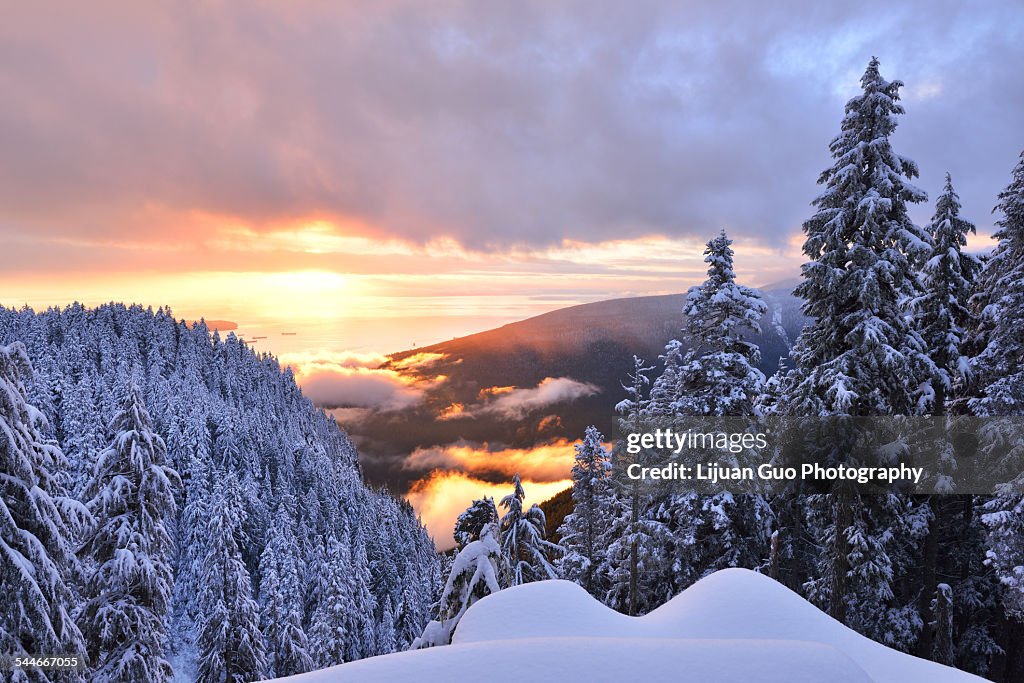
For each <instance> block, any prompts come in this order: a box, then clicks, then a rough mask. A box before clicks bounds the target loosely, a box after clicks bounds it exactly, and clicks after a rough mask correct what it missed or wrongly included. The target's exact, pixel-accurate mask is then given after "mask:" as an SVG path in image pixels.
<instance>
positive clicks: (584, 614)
mask: <svg viewBox="0 0 1024 683" xmlns="http://www.w3.org/2000/svg"><path fill="white" fill-rule="evenodd" d="M470 678H473V679H476V678H483V679H486V680H490V681H524V680H525V681H537V680H559V679H564V680H589V681H669V680H671V681H681V682H684V683H685V682H693V683H697V682H701V683H703V682H704V681H720V682H736V683H740V682H744V683H745V682H748V681H758V682H759V683H762V682H763V683H775V682H777V683H800V682H803V681H832V682H835V683H870V682H872V681H873V682H874V683H908V682H913V681H927V682H928V683H953V682H966V681H981V680H982V679H980V678H977V677H975V676H971V675H970V674H967V673H964V672H961V671H958V670H956V669H951V668H949V667H945V666H941V665H939V664H935V663H934V662H928V661H925V660H922V659H918V658H916V657H912V656H910V655H907V654H903V653H901V652H897V651H895V650H890V649H889V648H886V647H885V646H883V645H879V644H878V643H874V642H872V641H871V640H869V639H867V638H864V637H863V636H861V635H859V634H857V633H856V632H854V631H852V630H850V629H848V628H846V627H845V626H843V625H842V624H840V623H839V622H837V621H835V620H834V619H832V618H831V617H829V616H828V615H827V614H825V613H823V612H821V611H820V610H818V609H817V608H816V607H814V606H813V605H811V604H810V603H808V602H807V601H806V600H804V599H803V598H801V597H800V596H798V595H796V594H795V593H793V592H792V591H790V590H789V589H787V588H785V587H784V586H782V585H781V584H779V583H777V582H775V581H773V580H772V579H770V578H768V577H766V576H763V575H761V574H757V573H755V572H751V571H747V570H744V569H727V570H724V571H720V572H716V573H715V574H712V575H711V576H709V577H707V578H705V579H703V580H701V581H699V582H697V583H696V584H694V585H693V586H691V587H690V588H689V589H687V590H686V591H684V592H683V593H681V594H680V595H678V596H676V597H675V598H673V599H672V600H670V601H669V602H668V603H666V604H665V605H663V606H662V607H660V608H658V609H657V610H655V611H653V612H651V613H650V614H648V615H646V616H643V617H627V616H624V615H622V614H619V613H617V612H615V611H613V610H610V609H608V608H607V607H605V606H604V605H602V604H601V603H599V602H598V601H596V600H594V599H593V598H591V597H590V596H589V595H588V594H587V593H586V591H584V590H583V589H582V588H580V587H579V586H577V585H575V584H573V583H570V582H568V581H542V582H538V583H531V584H527V585H524V586H517V587H515V588H509V589H506V590H503V591H501V592H499V593H496V594H494V595H490V596H488V597H486V598H484V599H483V600H481V601H479V602H477V603H476V604H475V605H473V606H472V607H471V608H470V609H469V610H468V611H467V612H466V614H465V615H464V616H463V618H462V621H461V622H460V623H459V626H458V628H457V629H456V631H455V635H454V638H453V644H452V645H450V646H444V647H435V648H430V649H426V650H417V651H415V652H402V653H397V654H393V655H385V656H383V657H373V658H370V659H364V660H361V661H358V662H352V663H349V664H342V665H340V666H336V667H332V668H330V669H324V670H322V671H315V672H312V673H309V674H303V675H301V676H293V677H291V678H288V679H282V680H288V681H291V682H292V683H336V682H342V681H360V682H363V681H367V682H372V681H396V680H418V681H449V680H462V679H470Z"/></svg>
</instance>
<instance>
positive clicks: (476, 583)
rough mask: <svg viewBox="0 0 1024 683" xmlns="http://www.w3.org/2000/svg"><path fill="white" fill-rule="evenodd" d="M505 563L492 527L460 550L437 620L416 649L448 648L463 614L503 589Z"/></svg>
mask: <svg viewBox="0 0 1024 683" xmlns="http://www.w3.org/2000/svg"><path fill="white" fill-rule="evenodd" d="M501 564H502V550H501V545H500V544H499V542H498V528H497V526H496V525H494V524H488V525H487V526H485V527H484V529H483V531H482V532H481V535H480V538H479V539H478V540H476V541H472V542H470V543H469V544H468V545H467V546H466V547H465V548H463V549H462V550H461V551H459V554H458V555H456V556H455V560H454V561H453V562H452V569H451V572H450V573H449V574H448V580H447V581H446V582H445V585H444V590H443V591H442V592H441V599H440V601H439V603H438V614H437V619H435V620H432V621H431V622H430V623H429V624H427V626H426V628H424V629H423V634H422V635H421V636H420V637H419V638H417V639H416V640H415V641H414V642H413V644H412V649H414V650H415V649H420V648H425V647H434V646H436V645H448V644H449V643H451V642H452V633H454V631H455V627H456V626H458V624H459V620H460V619H462V615H463V614H465V613H466V610H468V609H469V608H470V607H471V606H472V605H473V603H475V602H476V601H477V600H479V599H480V598H484V597H487V596H488V595H490V594H492V593H497V592H498V591H499V590H501V586H500V585H499V583H498V576H499V575H500V573H501V572H500V567H501Z"/></svg>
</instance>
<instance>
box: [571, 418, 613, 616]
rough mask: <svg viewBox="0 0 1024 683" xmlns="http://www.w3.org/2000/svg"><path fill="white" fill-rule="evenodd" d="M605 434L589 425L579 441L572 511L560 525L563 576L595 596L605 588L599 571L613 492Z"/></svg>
mask: <svg viewBox="0 0 1024 683" xmlns="http://www.w3.org/2000/svg"><path fill="white" fill-rule="evenodd" d="M603 440H604V436H603V435H602V434H601V432H599V431H598V430H597V428H596V427H594V426H590V427H587V431H586V434H585V435H584V437H583V441H582V443H579V444H577V445H576V459H575V463H574V464H573V467H572V501H573V508H572V512H571V513H569V514H568V515H566V517H565V520H564V521H563V522H562V525H561V526H560V527H559V529H558V533H559V534H560V535H561V538H562V541H561V546H562V548H563V553H562V556H561V558H560V559H559V562H558V572H559V574H561V576H562V578H564V579H568V580H570V581H575V582H576V583H578V584H579V585H581V586H582V587H583V588H584V589H585V590H586V591H587V592H588V593H590V594H591V595H594V596H595V597H599V596H602V595H603V594H604V590H605V588H604V587H603V586H600V585H598V581H597V580H596V571H597V569H598V568H599V567H600V566H601V565H602V563H603V562H604V561H605V548H604V547H602V546H601V544H600V539H601V536H602V534H603V532H604V531H605V528H606V527H607V519H606V517H605V515H606V514H607V506H608V503H609V501H608V498H609V496H610V494H611V482H610V481H609V479H610V477H611V469H612V465H611V456H610V454H609V452H608V451H607V450H606V449H605V447H604V445H603V444H602V443H601V442H602V441H603Z"/></svg>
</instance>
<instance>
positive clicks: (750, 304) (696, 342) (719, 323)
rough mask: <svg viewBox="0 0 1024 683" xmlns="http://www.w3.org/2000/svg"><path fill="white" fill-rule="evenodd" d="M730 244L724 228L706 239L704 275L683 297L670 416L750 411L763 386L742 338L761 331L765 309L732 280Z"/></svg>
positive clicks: (753, 347) (757, 356) (751, 346)
mask: <svg viewBox="0 0 1024 683" xmlns="http://www.w3.org/2000/svg"><path fill="white" fill-rule="evenodd" d="M731 245H732V240H730V239H729V238H728V237H727V236H726V234H725V231H724V230H723V231H722V232H721V233H720V234H719V235H718V236H717V237H715V238H714V239H712V240H710V241H708V243H707V248H706V249H705V250H704V255H705V258H704V261H705V262H706V263H707V264H708V278H707V280H705V281H704V284H702V285H700V286H699V287H694V288H693V289H691V290H690V293H689V296H688V297H687V302H686V315H687V322H686V332H687V337H688V339H689V342H690V347H689V350H688V351H687V352H686V355H685V356H684V358H683V361H682V363H681V365H680V367H679V370H678V380H677V381H678V383H677V389H676V396H675V401H674V402H673V413H674V414H681V415H752V414H753V412H754V402H755V400H756V399H757V397H758V396H759V395H760V393H761V389H762V387H763V385H764V375H763V374H762V373H761V371H760V370H758V369H757V364H758V363H759V362H760V361H761V351H760V349H759V348H758V346H757V344H755V343H753V342H751V341H748V340H747V337H748V336H749V335H752V334H757V333H759V332H760V331H761V326H760V320H761V318H762V317H764V315H765V313H767V311H768V307H767V305H766V304H765V303H764V301H762V300H761V297H760V296H759V295H758V294H757V292H755V291H754V290H752V289H750V288H749V287H744V286H743V285H739V284H736V273H735V272H734V271H733V250H732V246H731Z"/></svg>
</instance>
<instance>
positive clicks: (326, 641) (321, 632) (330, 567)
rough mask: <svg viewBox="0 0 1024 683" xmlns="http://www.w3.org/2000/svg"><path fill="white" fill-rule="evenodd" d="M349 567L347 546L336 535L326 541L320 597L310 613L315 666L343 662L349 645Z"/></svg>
mask: <svg viewBox="0 0 1024 683" xmlns="http://www.w3.org/2000/svg"><path fill="white" fill-rule="evenodd" d="M351 570H352V556H351V554H350V553H349V549H348V545H347V543H346V542H344V541H340V540H338V539H337V538H331V539H330V540H329V541H328V544H327V556H326V558H325V561H324V564H323V575H324V576H325V577H326V578H325V585H324V586H323V587H322V588H321V590H322V597H321V599H320V602H319V604H318V605H317V607H316V611H314V612H313V617H312V625H311V626H310V631H309V635H310V640H311V648H312V654H313V658H314V660H315V662H316V665H317V667H320V668H323V667H328V666H334V665H335V664H341V663H342V662H345V661H346V659H345V654H346V651H347V648H348V641H349V640H350V638H351V637H350V636H349V627H348V624H349V614H351V613H352V612H353V611H354V610H355V605H354V603H353V602H352V594H351V591H350V589H349V581H348V575H349V572H351Z"/></svg>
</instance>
